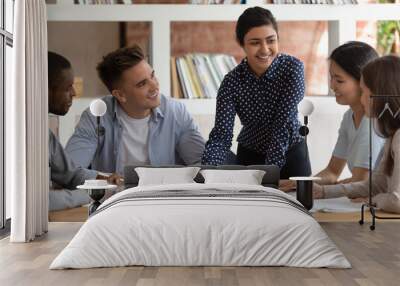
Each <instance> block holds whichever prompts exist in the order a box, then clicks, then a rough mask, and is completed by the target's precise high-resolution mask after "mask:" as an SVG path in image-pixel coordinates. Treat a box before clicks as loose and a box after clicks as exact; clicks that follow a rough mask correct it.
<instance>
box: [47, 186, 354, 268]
mask: <svg viewBox="0 0 400 286" xmlns="http://www.w3.org/2000/svg"><path fill="white" fill-rule="evenodd" d="M174 190H179V191H180V192H182V194H183V193H184V192H185V191H189V192H192V193H196V192H198V193H201V194H205V193H207V192H210V193H215V192H228V193H229V192H234V193H235V192H236V193H238V194H239V193H240V194H242V193H244V194H246V195H247V191H249V192H248V193H249V197H243V195H241V196H240V197H235V195H233V196H226V197H218V196H211V197H210V196H202V197H196V196H193V197H191V196H187V195H186V196H183V195H182V197H180V195H179V194H178V195H175V196H174V197H171V198H169V197H160V198H145V197H142V198H134V199H125V200H123V199H122V198H124V197H125V198H129V196H137V195H139V196H140V195H142V194H143V195H146V194H148V193H150V192H151V193H153V194H154V192H158V191H159V192H160V193H161V194H162V193H163V192H168V191H174ZM243 191H244V192H243ZM251 191H263V192H265V195H267V196H271V198H272V199H264V198H262V197H260V198H258V197H252V196H251V194H252V192H251ZM164 194H165V193H164ZM218 194H219V193H218ZM261 195H262V196H263V195H264V193H262V194H261ZM277 196H278V197H281V198H284V199H285V200H288V202H291V204H290V203H285V202H284V200H282V199H277ZM293 203H297V204H299V203H298V202H297V201H296V200H295V199H294V198H292V197H290V196H289V195H286V194H285V193H283V192H281V191H278V190H275V189H272V188H266V187H262V186H252V185H238V184H179V185H166V186H147V187H135V188H131V189H127V190H125V191H123V192H121V193H118V194H116V195H114V196H113V197H111V198H109V199H108V200H107V201H105V202H104V203H103V204H102V205H101V206H100V208H99V210H98V212H97V213H96V214H95V215H93V216H92V217H90V218H89V219H88V221H87V222H86V223H85V224H84V225H83V226H82V227H81V229H80V230H79V232H78V233H77V234H76V235H75V237H74V238H73V239H72V241H71V242H70V243H69V244H68V245H67V247H65V249H64V250H63V251H62V252H61V253H60V254H59V255H58V256H57V257H56V259H55V260H54V261H53V262H52V264H51V266H50V269H63V268H91V267H114V266H127V265H145V266H194V265H198V266H200V265H204V266H206V265H214V266H242V265H243V266H244V265H246V266H294V267H333V268H349V267H351V266H350V263H349V262H348V261H347V259H346V258H345V257H344V255H343V254H342V252H341V251H340V250H338V249H337V247H336V246H335V244H334V243H333V242H332V241H331V240H330V238H329V237H328V236H327V235H326V233H325V232H324V230H323V229H322V228H321V227H320V225H319V224H318V222H316V221H315V220H314V218H313V217H311V216H310V215H309V214H308V213H307V212H305V211H304V210H301V209H300V208H299V207H296V206H295V205H294V204H293Z"/></svg>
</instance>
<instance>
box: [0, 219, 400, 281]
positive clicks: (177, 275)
mask: <svg viewBox="0 0 400 286" xmlns="http://www.w3.org/2000/svg"><path fill="white" fill-rule="evenodd" d="M81 225H82V223H50V228H49V233H48V234H46V235H45V236H43V237H41V238H39V239H37V240H35V241H34V242H32V243H28V244H23V243H22V244H16V243H13V244H10V243H9V242H8V238H6V239H3V240H1V241H0V285H2V286H8V285H10V286H17V285H32V286H33V285H68V286H74V285H137V286H139V285H140V286H150V285H160V286H161V285H167V286H179V285H204V286H205V285H227V286H235V285H246V286H253V285H255V286H261V285H290V286H291V285H296V286H297V285H299V286H300V285H349V286H351V285H365V286H367V285H368V286H369V285H382V286H390V285H396V286H397V285H400V282H399V273H400V231H399V230H400V223H398V222H385V223H382V222H378V225H377V229H376V230H375V231H374V232H372V231H370V230H369V228H368V224H366V225H363V226H360V225H358V223H356V222H328V223H321V225H322V227H323V228H324V229H325V231H326V232H327V233H328V235H329V236H330V237H331V239H332V240H333V241H334V242H335V243H336V244H337V246H338V247H339V249H341V250H342V251H343V253H344V254H345V255H346V257H347V258H348V259H349V261H350V262H351V264H352V266H353V268H352V269H348V270H342V269H304V268H289V267H123V268H101V269H86V270H48V267H49V265H50V263H51V261H52V260H53V259H54V258H55V257H56V255H57V254H58V253H59V252H60V251H61V250H62V249H63V248H64V247H65V246H66V244H67V243H68V242H69V241H70V240H71V238H72V237H73V235H74V234H75V233H76V232H77V231H78V229H79V228H80V226H81Z"/></svg>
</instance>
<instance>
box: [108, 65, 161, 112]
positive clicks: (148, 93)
mask: <svg viewBox="0 0 400 286" xmlns="http://www.w3.org/2000/svg"><path fill="white" fill-rule="evenodd" d="M113 95H114V96H115V97H116V98H117V99H118V101H119V103H120V104H121V106H122V108H123V109H124V111H125V112H126V113H127V114H128V115H129V116H131V117H133V118H138V119H139V118H144V117H146V116H148V115H149V114H150V112H151V110H152V109H153V108H156V107H158V106H159V105H160V91H159V83H158V80H157V78H156V76H155V73H154V70H153V68H152V67H151V66H150V65H149V64H148V63H147V62H146V61H145V60H142V61H140V62H139V63H138V64H136V65H134V66H133V67H131V68H129V69H127V70H125V71H124V72H123V73H122V76H121V79H120V81H119V83H118V84H117V88H116V89H115V90H113Z"/></svg>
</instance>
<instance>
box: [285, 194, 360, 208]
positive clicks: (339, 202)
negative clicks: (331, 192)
mask: <svg viewBox="0 0 400 286" xmlns="http://www.w3.org/2000/svg"><path fill="white" fill-rule="evenodd" d="M288 194H289V195H291V196H293V197H296V192H290V193H288ZM361 206H362V203H353V202H351V201H350V199H349V198H347V197H341V198H334V199H324V200H314V206H313V208H312V209H311V212H331V213H349V212H358V211H360V210H361Z"/></svg>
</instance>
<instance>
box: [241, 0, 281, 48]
mask: <svg viewBox="0 0 400 286" xmlns="http://www.w3.org/2000/svg"><path fill="white" fill-rule="evenodd" d="M264 25H272V27H273V28H274V30H275V32H276V34H278V24H277V22H276V20H275V17H274V15H272V13H271V11H269V10H267V9H264V8H261V7H251V8H247V9H246V10H244V12H243V13H242V15H240V17H239V19H238V20H237V22H236V40H237V41H238V43H239V44H240V45H241V46H242V47H243V45H244V36H245V35H246V34H247V32H248V31H249V30H250V29H252V28H255V27H260V26H264Z"/></svg>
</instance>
